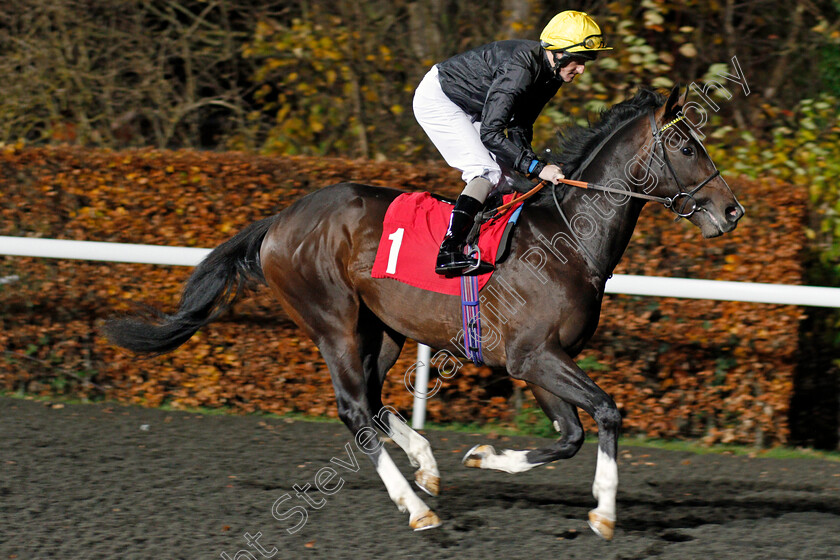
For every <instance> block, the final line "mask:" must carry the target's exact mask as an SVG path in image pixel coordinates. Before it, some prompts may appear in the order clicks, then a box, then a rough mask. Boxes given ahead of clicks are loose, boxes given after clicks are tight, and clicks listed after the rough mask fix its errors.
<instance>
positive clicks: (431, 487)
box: [414, 471, 440, 496]
mask: <svg viewBox="0 0 840 560" xmlns="http://www.w3.org/2000/svg"><path fill="white" fill-rule="evenodd" d="M414 484H416V485H417V486H418V487H419V488H420V490H422V491H423V492H425V493H426V494H428V495H430V496H437V495H438V494H440V477H439V476H437V475H434V474H432V473H430V472H427V471H417V472H416V473H414Z"/></svg>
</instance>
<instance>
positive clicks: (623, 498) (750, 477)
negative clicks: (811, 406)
mask: <svg viewBox="0 0 840 560" xmlns="http://www.w3.org/2000/svg"><path fill="white" fill-rule="evenodd" d="M426 435H427V437H428V438H429V440H430V442H431V444H432V447H433V449H434V450H435V455H436V457H437V459H438V463H439V465H440V469H441V474H442V488H441V495H440V496H438V497H434V498H433V497H430V496H426V495H422V496H421V497H423V499H424V500H425V501H426V503H427V504H428V505H429V506H430V507H431V508H432V509H433V510H434V511H435V512H437V513H438V514H439V515H440V517H441V518H442V520H443V525H442V526H441V527H439V528H437V529H432V530H428V531H424V532H419V533H415V532H413V531H411V530H410V529H409V527H408V516H407V514H402V513H399V512H398V511H397V509H396V507H395V506H394V505H393V504H392V503H391V501H390V499H389V498H388V496H387V494H386V492H385V490H384V487H383V485H382V483H381V481H380V480H379V478H378V477H377V475H376V473H375V471H374V469H373V466H372V464H371V463H370V461H369V460H368V459H367V457H366V456H364V454H363V453H362V452H361V451H359V450H358V448H357V447H356V446H355V444H354V443H353V442H352V439H351V438H350V434H349V432H348V431H347V430H346V429H345V428H344V426H343V425H341V424H336V423H314V422H302V421H294V422H292V421H288V420H284V419H277V418H263V417H257V416H250V417H236V416H203V415H199V414H195V413H186V412H171V411H162V410H152V409H143V408H134V407H123V406H120V405H115V404H97V405H49V404H45V403H43V402H34V401H26V400H19V399H13V398H8V397H0V559H6V558H20V559H33V558H37V559H54V558H61V559H77V558H79V559H81V558H85V559H86V558H107V559H118V558H119V559H134V558H138V559H153V558H154V559H157V558H160V559H180V558H186V559H198V558H208V559H209V558H223V557H224V556H223V553H224V555H227V556H228V557H229V558H236V559H237V560H248V559H250V558H252V557H254V558H260V559H261V558H267V557H269V556H270V555H272V553H273V557H274V558H281V559H282V558H329V559H344V558H361V559H368V558H370V559H374V558H376V559H379V558H383V559H384V558H387V559H389V560H390V559H397V558H418V559H419V558H429V559H439V558H440V559H448V558H458V559H473V558H476V559H478V558H481V559H486V558H499V559H507V558H516V559H518V558H564V559H573V558H586V559H593V558H597V559H610V558H615V559H618V558H622V559H635V558H639V559H641V558H668V559H679V560H686V559H694V558H699V559H704V560H707V559H708V560H720V559H729V558H731V559H738V560H748V559H753V558H760V559H786V558H801V559H809V560H815V559H832V560H834V559H837V558H840V463H837V462H829V461H821V460H815V459H788V460H776V459H764V458H748V457H738V456H727V455H692V454H689V453H682V452H672V451H660V450H654V449H648V448H640V447H623V448H621V459H620V461H619V475H620V477H621V483H620V487H619V504H618V507H619V510H618V513H619V521H618V527H617V530H616V535H615V539H614V540H613V541H612V542H605V541H603V540H601V539H600V538H599V537H597V536H596V535H595V534H594V533H592V531H590V530H589V528H588V527H587V525H586V521H585V519H586V515H587V511H588V510H589V509H590V508H592V507H594V505H595V501H594V499H593V498H592V496H591V493H590V488H591V484H592V476H593V474H594V468H595V451H596V450H595V447H594V446H593V445H589V444H587V445H586V446H585V447H584V448H583V449H582V450H581V452H580V453H579V454H578V456H577V457H575V458H573V459H570V460H567V461H563V462H558V463H554V464H552V465H549V466H547V467H541V468H537V469H534V470H532V471H530V472H527V473H521V474H518V475H511V474H506V473H497V472H492V471H484V470H476V469H467V468H465V467H463V466H462V465H461V464H460V459H461V457H462V456H463V455H464V453H465V452H466V451H467V450H468V449H470V448H471V447H472V446H473V445H475V444H477V443H491V444H493V445H494V446H496V448H497V449H499V448H506V447H511V448H523V447H534V446H538V445H540V444H542V443H544V441H542V440H540V439H538V438H527V437H523V438H507V437H495V438H494V437H493V436H488V435H469V434H460V433H452V432H435V431H432V432H428V433H427V434H426ZM346 444H350V446H349V450H350V451H348V447H345V446H346ZM388 450H389V452H390V453H391V456H392V457H393V458H394V460H395V461H396V463H397V465H398V466H399V467H400V468H401V469H402V472H403V473H404V474H406V475H408V476H409V478H410V477H411V473H412V472H413V469H412V468H411V467H410V465H409V464H408V460H407V459H406V457H405V455H404V454H403V453H402V452H401V451H400V450H399V449H398V448H396V447H394V446H391V445H389V446H388ZM331 459H335V461H332V462H331ZM354 462H355V464H356V465H357V467H354ZM327 466H331V467H333V468H334V470H335V471H337V472H338V473H339V474H338V475H337V477H336V478H334V479H333V480H331V481H330V483H329V484H328V485H323V486H322V487H328V488H332V489H333V492H334V493H333V494H332V495H328V496H325V495H323V494H321V493H320V492H318V491H317V490H315V489H314V486H315V477H316V473H317V472H318V471H319V470H321V469H322V468H323V467H327ZM338 477H340V478H338ZM341 481H343V485H341V486H340V487H339V482H341ZM321 482H324V481H323V479H322V481H321ZM306 484H310V485H312V486H313V488H311V489H309V490H308V495H309V496H310V499H311V500H312V501H313V503H314V504H315V505H319V506H320V508H319V509H316V508H315V507H314V506H312V505H307V503H306V502H305V501H304V500H303V499H302V498H298V497H296V496H295V490H294V489H293V486H294V485H297V486H298V488H305V485H306ZM286 494H289V498H288V499H287V500H285V501H283V500H282V498H283V497H284V495H286ZM278 500H280V503H279V504H278V505H277V506H276V507H275V513H277V514H278V515H279V516H280V517H281V518H282V517H283V515H282V514H284V513H286V512H287V511H288V510H289V509H291V508H293V507H294V506H300V507H301V508H302V509H303V508H305V509H306V510H307V515H308V517H307V520H306V522H305V523H304V524H303V525H302V526H301V527H300V528H299V530H298V531H297V532H296V533H294V534H289V533H288V532H287V529H289V528H291V527H293V526H294V525H295V523H298V522H300V521H301V519H302V516H301V515H297V514H293V515H290V516H288V517H287V518H286V519H285V520H282V521H281V520H278V519H275V517H274V516H272V508H273V507H274V504H275V502H278ZM296 511H300V509H298V510H296ZM246 533H247V534H249V535H251V537H252V538H254V537H255V538H256V539H257V543H258V547H259V548H261V549H262V550H263V552H260V551H259V550H258V549H257V548H256V547H255V548H249V546H248V544H247V542H246V538H245V534H246ZM258 533H259V535H258ZM275 549H276V550H275ZM245 550H247V551H249V552H250V554H252V555H253V556H249V555H248V554H246V553H244V552H241V553H240V551H245ZM237 554H238V556H237Z"/></svg>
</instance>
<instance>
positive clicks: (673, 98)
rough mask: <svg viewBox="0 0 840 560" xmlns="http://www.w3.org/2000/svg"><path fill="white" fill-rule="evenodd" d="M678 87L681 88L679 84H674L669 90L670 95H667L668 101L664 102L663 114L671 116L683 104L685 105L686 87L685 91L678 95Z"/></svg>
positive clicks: (678, 110) (679, 109) (680, 108)
mask: <svg viewBox="0 0 840 560" xmlns="http://www.w3.org/2000/svg"><path fill="white" fill-rule="evenodd" d="M680 89H682V85H681V84H677V85H675V86H674V89H672V90H671V95H669V96H668V101H666V102H665V116H666V117H672V116H675V115H676V114H677V113H679V112H680V111H681V110H682V108H683V105H685V98H686V97H687V96H688V88H686V90H685V93H683V94H682V95H680Z"/></svg>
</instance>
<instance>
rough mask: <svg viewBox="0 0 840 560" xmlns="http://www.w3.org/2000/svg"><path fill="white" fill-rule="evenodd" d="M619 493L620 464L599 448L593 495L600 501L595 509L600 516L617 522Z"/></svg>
mask: <svg viewBox="0 0 840 560" xmlns="http://www.w3.org/2000/svg"><path fill="white" fill-rule="evenodd" d="M617 491H618V464H616V462H615V459H611V458H610V457H609V456H608V455H607V454H606V453H604V452H603V451H601V449H600V448H598V463H597V466H596V467H595V482H594V483H593V484H592V495H593V496H595V499H596V500H598V507H597V508H596V509H595V511H596V512H598V513H599V514H601V515H603V516H605V517H607V518H609V519H611V520H613V521H615V495H616V492H617Z"/></svg>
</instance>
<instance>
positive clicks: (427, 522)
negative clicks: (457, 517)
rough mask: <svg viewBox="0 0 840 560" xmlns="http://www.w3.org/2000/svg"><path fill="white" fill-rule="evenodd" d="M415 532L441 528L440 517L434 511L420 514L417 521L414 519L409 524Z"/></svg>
mask: <svg viewBox="0 0 840 560" xmlns="http://www.w3.org/2000/svg"><path fill="white" fill-rule="evenodd" d="M408 524H409V525H411V528H412V529H414V530H415V531H425V530H426V529H434V528H435V527H440V517H438V516H437V515H436V514H435V512H433V511H432V510H429V511H427V512H426V513H422V514H420V516H419V517H418V518H417V519H412V520H411V521H409V523H408Z"/></svg>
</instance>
